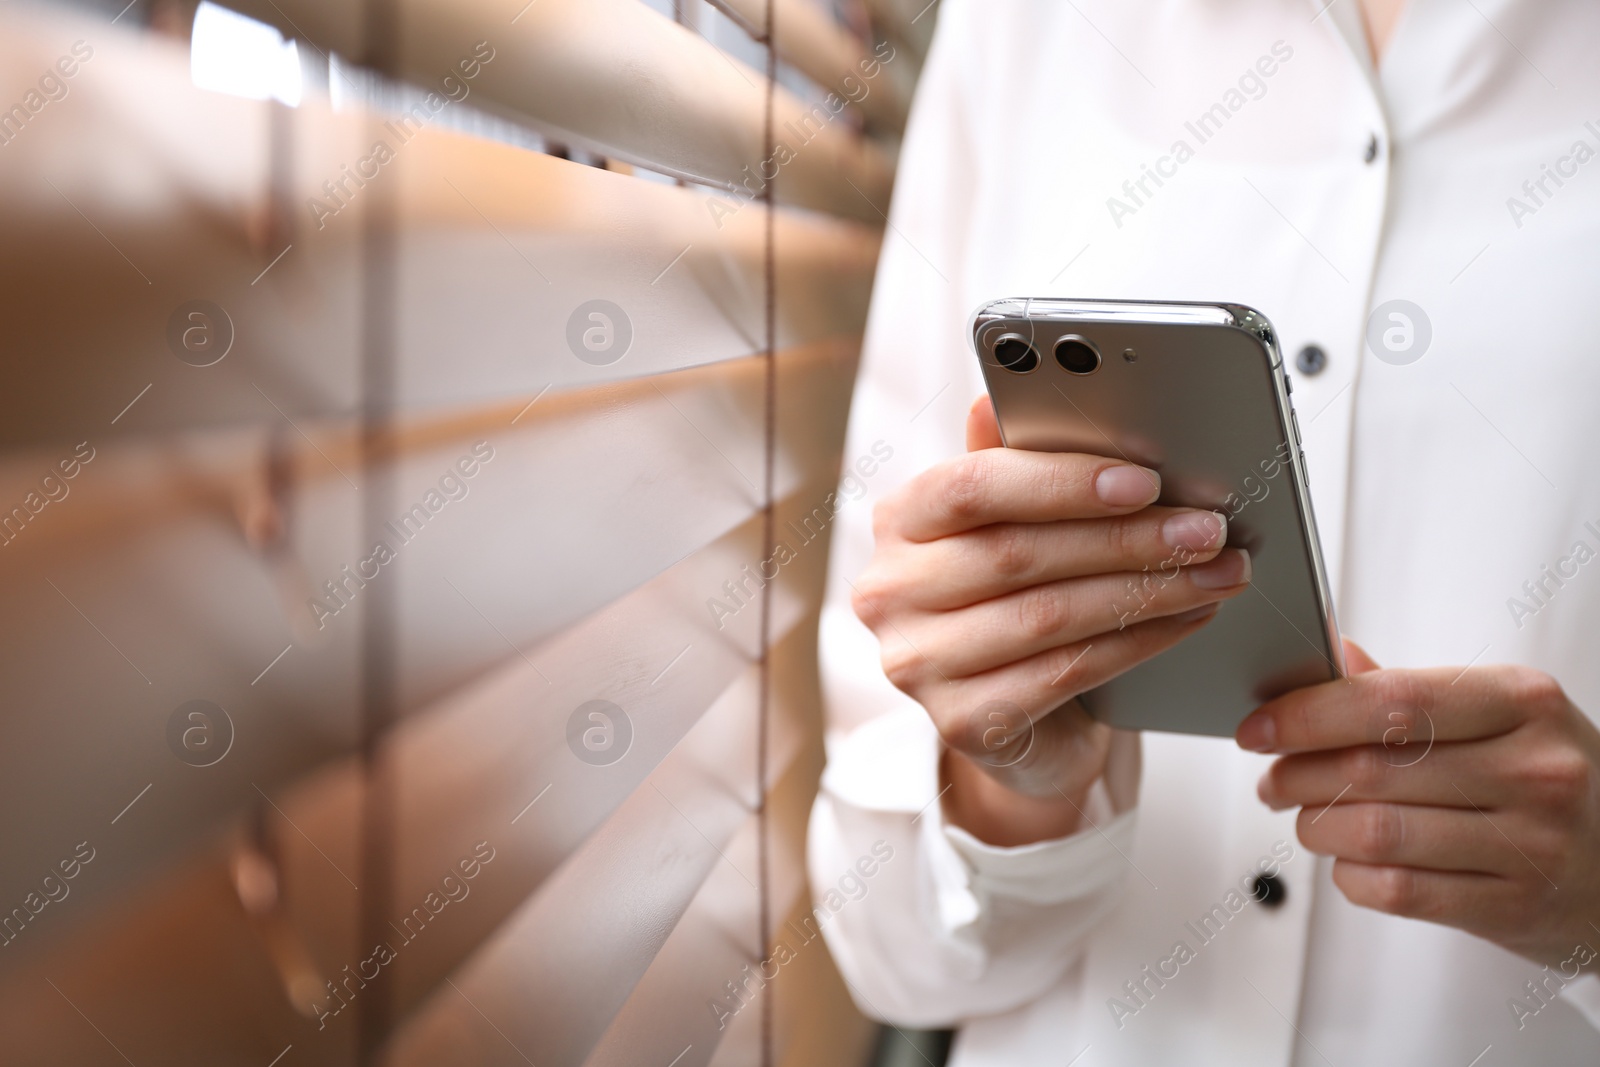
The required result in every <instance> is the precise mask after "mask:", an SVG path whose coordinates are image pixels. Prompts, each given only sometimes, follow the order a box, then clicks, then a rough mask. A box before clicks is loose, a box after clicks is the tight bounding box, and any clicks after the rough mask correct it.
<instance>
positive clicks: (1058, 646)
mask: <svg viewBox="0 0 1600 1067" xmlns="http://www.w3.org/2000/svg"><path fill="white" fill-rule="evenodd" d="M967 448H968V454H967V455H966V456H963V457H962V458H960V459H956V460H952V461H950V462H947V463H943V464H940V465H939V466H937V467H934V468H932V469H931V470H928V471H926V472H924V473H923V474H922V475H920V476H918V477H917V478H916V479H914V480H913V481H912V482H910V483H909V484H908V485H906V486H905V487H904V488H903V489H901V490H900V491H899V492H897V493H896V494H894V495H893V496H891V497H890V498H888V499H887V500H885V501H884V502H883V503H881V504H879V505H878V507H877V510H876V511H875V512H874V514H873V530H874V533H875V535H876V549H875V551H874V553H873V557H872V561H871V563H870V564H869V565H868V566H867V568H866V570H865V571H864V572H863V573H862V575H861V577H860V578H859V579H858V580H857V582H856V583H855V596H854V607H855V611H856V614H857V615H859V616H860V617H861V620H862V621H863V622H864V623H866V624H867V626H868V627H870V628H871V629H872V631H873V632H874V633H875V634H876V635H877V637H878V640H879V643H880V646H881V649H882V659H883V669H884V672H885V673H886V674H887V675H888V676H889V680H890V681H892V682H893V683H894V684H895V685H896V686H897V687H898V688H900V689H902V690H904V691H905V692H906V693H908V694H909V695H910V696H912V697H913V698H915V699H916V701H917V702H918V703H919V704H921V705H922V706H923V708H925V709H926V710H927V712H928V714H929V716H930V717H932V719H933V721H934V724H935V725H936V726H937V727H938V729H939V734H940V736H941V737H943V738H944V740H945V743H946V744H947V745H948V746H949V748H950V753H951V755H950V756H949V758H947V759H946V763H945V773H946V775H947V777H948V780H949V783H950V788H949V793H948V795H947V796H946V798H945V799H946V811H947V813H948V815H949V817H950V818H951V820H952V821H953V822H955V823H956V824H957V825H961V826H964V827H966V828H967V829H968V830H969V831H971V832H972V833H974V834H976V835H977V836H978V837H980V838H983V839H984V840H987V841H990V842H992V843H995V844H1001V845H1012V844H1022V843H1026V842H1028V841H1035V840H1040V839H1043V838H1046V837H1058V836H1062V835H1064V834H1067V833H1071V832H1073V831H1074V830H1076V829H1077V828H1078V822H1079V819H1080V810H1079V809H1080V806H1081V804H1082V803H1083V800H1084V797H1085V795H1086V794H1087V793H1088V790H1089V787H1090V785H1091V784H1093V782H1094V780H1095V779H1096V778H1098V777H1099V776H1100V774H1101V773H1102V771H1103V770H1104V769H1105V765H1106V759H1107V755H1108V753H1109V751H1110V748H1111V739H1112V730H1111V728H1110V727H1108V726H1105V725H1103V724H1100V723H1097V722H1095V721H1094V720H1092V719H1090V718H1089V716H1088V715H1087V713H1085V712H1084V710H1083V708H1082V706H1081V705H1080V704H1079V703H1078V702H1077V701H1076V700H1075V699H1074V698H1075V697H1076V696H1077V695H1078V694H1079V693H1082V692H1084V691H1085V690H1087V689H1090V688H1093V687H1094V686H1097V685H1100V684H1101V683H1103V682H1105V681H1107V680H1109V679H1111V678H1113V677H1115V676H1116V675H1118V674H1121V673H1122V672H1123V671H1126V670H1127V669H1128V668H1130V667H1132V666H1134V665H1135V664H1138V663H1140V662H1142V661H1144V660H1147V659H1149V658H1150V657H1151V656H1154V655H1155V654H1156V653H1158V652H1161V651H1163V650H1165V649H1167V648H1170V647H1171V646H1173V645H1175V644H1177V643H1178V642H1179V641H1181V640H1182V639H1183V638H1185V637H1187V636H1188V635H1189V634H1191V633H1193V632H1194V631H1195V630H1197V629H1199V628H1200V627H1201V626H1203V625H1205V623H1206V622H1207V621H1208V620H1209V619H1210V618H1211V616H1212V615H1213V614H1214V613H1215V612H1216V609H1217V605H1218V603H1219V602H1221V601H1222V600H1225V599H1228V598H1229V597H1232V596H1235V595H1237V594H1238V593H1239V592H1241V591H1242V590H1243V589H1244V588H1245V586H1246V584H1247V583H1248V582H1249V580H1250V560H1249V557H1248V556H1247V555H1246V554H1245V553H1244V552H1243V551H1242V550H1239V549H1224V548H1223V547H1222V546H1223V543H1224V542H1225V541H1226V539H1227V523H1226V519H1225V518H1224V516H1222V515H1220V514H1216V513H1214V512H1209V511H1196V510H1192V509H1184V508H1169V507H1154V506H1151V501H1153V500H1155V498H1156V495H1157V493H1158V492H1159V491H1160V480H1159V478H1158V476H1157V475H1156V474H1155V472H1154V471H1150V470H1147V469H1145V468H1143V467H1140V466H1136V465H1134V464H1132V463H1127V462H1123V461H1120V460H1112V459H1106V458H1105V457H1103V456H1092V455H1083V454H1077V453H1044V452H1023V451H1019V450H1015V449H1008V448H1003V447H1001V445H1000V434H999V430H998V428H997V427H996V425H995V418H994V411H993V408H992V407H991V406H990V404H989V400H988V398H987V397H984V398H980V399H979V400H978V402H977V403H975V404H974V405H973V407H972V411H971V413H970V414H969V415H968V418H967Z"/></svg>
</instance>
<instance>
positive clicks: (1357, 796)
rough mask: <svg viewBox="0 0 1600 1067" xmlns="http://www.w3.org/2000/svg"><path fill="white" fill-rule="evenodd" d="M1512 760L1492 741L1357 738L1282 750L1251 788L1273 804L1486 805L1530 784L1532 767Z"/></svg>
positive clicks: (1509, 798)
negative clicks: (1322, 747) (1373, 741)
mask: <svg viewBox="0 0 1600 1067" xmlns="http://www.w3.org/2000/svg"><path fill="white" fill-rule="evenodd" d="M1520 763H1521V761H1520V760H1515V759H1511V758H1508V754H1507V753H1506V751H1505V750H1504V746H1503V745H1502V744H1499V743H1497V742H1494V741H1449V742H1438V743H1435V744H1432V745H1430V744H1429V743H1428V740H1427V739H1426V738H1421V739H1414V740H1410V741H1407V742H1406V743H1405V744H1391V745H1359V746H1356V747H1353V748H1341V749H1334V750H1332V751H1326V752H1305V753H1300V754H1298V755H1293V756H1282V757H1280V758H1279V759H1277V760H1276V761H1274V762H1273V764H1272V766H1271V767H1269V768H1267V772H1266V773H1265V774H1263V775H1262V776H1261V781H1260V782H1258V783H1257V784H1256V794H1257V795H1258V796H1259V797H1260V798H1261V800H1262V802H1263V803H1265V804H1266V805H1267V806H1268V807H1270V808H1272V809H1273V810H1274V811H1283V810H1284V809H1286V808H1298V807H1310V808H1321V807H1324V806H1326V805H1328V804H1333V803H1335V802H1338V803H1341V804H1354V803H1357V802H1360V801H1388V802H1392V803H1397V804H1430V805H1435V806H1438V807H1447V808H1453V807H1460V808H1467V809H1468V810H1470V809H1471V807H1472V805H1473V804H1477V805H1478V806H1479V807H1481V808H1486V809H1489V810H1491V811H1492V810H1494V809H1495V808H1498V807H1501V806H1502V805H1506V804H1511V803H1514V802H1515V801H1517V800H1518V799H1519V798H1520V797H1522V796H1525V795H1527V794H1528V791H1529V789H1530V787H1531V786H1533V785H1535V784H1536V782H1535V778H1536V775H1537V774H1538V773H1539V768H1538V767H1536V766H1530V767H1529V768H1528V769H1527V771H1526V773H1524V772H1523V771H1522V769H1521V767H1520ZM1458 786H1459V788H1458ZM1469 797H1470V800H1469V799H1468V798H1469Z"/></svg>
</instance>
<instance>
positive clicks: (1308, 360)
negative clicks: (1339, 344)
mask: <svg viewBox="0 0 1600 1067" xmlns="http://www.w3.org/2000/svg"><path fill="white" fill-rule="evenodd" d="M1294 365H1295V369H1296V370H1298V371H1299V372H1300V373H1301V374H1304V375H1307V376H1314V375H1318V374H1321V373H1322V368H1323V367H1326V366H1327V365H1328V353H1326V352H1324V351H1323V350H1322V348H1321V347H1320V346H1318V345H1306V346H1305V347H1304V348H1302V349H1301V350H1300V354H1299V355H1297V356H1295V357H1294Z"/></svg>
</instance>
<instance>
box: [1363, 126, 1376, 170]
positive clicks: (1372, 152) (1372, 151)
mask: <svg viewBox="0 0 1600 1067" xmlns="http://www.w3.org/2000/svg"><path fill="white" fill-rule="evenodd" d="M1361 158H1362V161H1363V162H1366V163H1371V162H1373V161H1374V160H1376V159H1377V158H1378V135H1377V134H1375V133H1374V134H1372V135H1371V136H1369V137H1368V138H1367V153H1366V155H1364V156H1362V157H1361Z"/></svg>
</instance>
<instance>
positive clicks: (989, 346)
mask: <svg viewBox="0 0 1600 1067" xmlns="http://www.w3.org/2000/svg"><path fill="white" fill-rule="evenodd" d="M970 335H971V340H972V345H973V349H974V350H975V351H976V353H977V356H978V360H979V362H980V363H981V364H982V366H983V378H984V382H985V384H986V385H987V387H988V390H989V396H990V397H991V398H992V400H993V401H994V410H995V415H996V416H997V418H998V420H999V423H1000V436H1001V439H1002V440H1003V441H1004V442H1005V444H1006V446H1007V447H1009V448H1023V449H1028V450H1031V451H1038V452H1088V453H1093V454H1095V455H1101V456H1107V457H1113V458H1117V459H1124V460H1129V461H1131V462H1134V463H1138V464H1141V465H1143V466H1146V467H1149V468H1151V469H1153V470H1156V471H1159V472H1160V474H1161V496H1160V498H1159V500H1158V501H1157V502H1158V503H1161V504H1168V505H1173V506H1177V507H1193V508H1207V509H1210V510H1212V511H1217V512H1221V513H1222V514H1224V515H1226V516H1227V518H1228V544H1229V545H1232V546H1235V547H1239V548H1244V549H1246V550H1247V551H1249V553H1250V561H1251V565H1252V577H1251V585H1250V588H1249V589H1246V590H1245V591H1244V592H1243V593H1241V594H1239V595H1238V596H1236V597H1234V598H1233V599H1232V600H1229V601H1227V602H1225V603H1224V604H1223V605H1222V607H1221V609H1220V610H1219V611H1218V613H1217V615H1216V617H1215V618H1214V619H1212V620H1211V622H1210V623H1209V624H1207V625H1206V626H1205V627H1203V628H1202V629H1200V630H1199V631H1198V632H1196V633H1194V634H1193V635H1191V636H1190V637H1188V638H1187V639H1185V640H1184V641H1182V642H1180V643H1179V644H1177V645H1176V646H1174V647H1172V648H1170V649H1168V650H1167V651H1165V652H1162V653H1161V654H1160V655H1158V656H1156V657H1154V658H1153V659H1150V660H1147V661H1145V662H1144V663H1141V664H1139V665H1138V666H1136V667H1134V668H1132V669H1131V670H1129V671H1127V672H1125V673H1124V674H1121V675H1119V676H1118V677H1116V678H1114V679H1112V680H1111V681H1109V682H1107V683H1105V684H1104V685H1102V686H1100V687H1098V688H1096V689H1093V690H1090V691H1089V692H1087V693H1084V694H1082V695H1081V697H1080V699H1081V700H1082V702H1083V704H1084V706H1085V708H1087V709H1088V711H1089V713H1090V714H1091V715H1093V716H1094V717H1095V718H1096V719H1099V720H1101V721H1102V722H1106V723H1110V724H1111V725H1113V726H1117V727H1122V728H1124V729H1130V730H1164V731H1169V732H1175V733H1186V734H1209V735H1215V736H1222V737H1229V736H1232V735H1233V733H1234V730H1235V729H1236V728H1237V727H1238V725H1239V723H1240V721H1241V720H1243V719H1244V717H1245V716H1246V715H1248V714H1249V713H1250V712H1251V711H1252V710H1254V709H1255V708H1256V707H1258V706H1259V705H1261V704H1262V703H1264V702H1265V701H1267V700H1270V699H1272V698H1273V697H1276V696H1279V695H1281V694H1282V693H1285V692H1288V691H1289V690H1291V689H1296V688H1299V687H1301V686H1306V685H1314V684H1316V683H1318V682H1326V681H1329V680H1331V679H1334V678H1339V677H1343V675H1344V659H1343V654H1342V646H1341V644H1340V641H1339V630H1338V624H1337V622H1336V621H1335V619H1334V614H1333V600H1332V596H1331V595H1330V592H1329V589H1328V579H1327V575H1326V573H1325V572H1324V570H1323V565H1322V550H1321V547H1320V545H1319V543H1318V540H1317V523H1316V518H1315V516H1314V515H1313V513H1312V510H1311V496H1310V493H1309V491H1308V488H1307V487H1308V485H1309V481H1308V474H1307V471H1306V461H1305V453H1304V452H1303V451H1302V450H1301V447H1300V429H1299V422H1298V420H1297V419H1296V417H1295V413H1294V408H1293V406H1292V405H1291V403H1290V399H1289V394H1290V389H1291V383H1290V381H1289V378H1288V376H1287V375H1286V374H1285V373H1284V368H1283V357H1282V355H1281V353H1280V352H1279V350H1278V342H1277V336H1276V334H1275V333H1274V331H1273V329H1272V324H1271V323H1270V322H1268V321H1267V319H1266V316H1264V315H1262V314H1261V313H1260V312H1259V311H1256V310H1254V309H1252V308H1248V307H1245V306H1243V305H1240V304H1199V303H1177V302H1174V303H1149V302H1143V301H1109V300H1058V299H1034V298H1015V299H1007V300H996V301H992V302H990V303H987V304H985V305H983V306H982V307H980V308H979V309H978V310H977V311H976V312H975V313H974V314H973V316H972V321H971V330H970ZM1182 556H1183V553H1181V552H1180V553H1175V554H1174V555H1173V557H1172V558H1170V559H1168V560H1166V561H1163V563H1162V565H1161V566H1158V567H1152V568H1147V569H1146V570H1145V571H1143V572H1140V573H1137V574H1129V575H1128V576H1127V583H1126V588H1125V591H1124V594H1123V596H1122V597H1120V598H1119V603H1117V604H1115V605H1113V607H1112V608H1110V609H1108V612H1109V614H1108V617H1107V622H1108V624H1109V625H1108V626H1107V629H1117V628H1121V627H1125V626H1131V625H1136V624H1137V623H1139V622H1142V621H1144V620H1147V619H1150V618H1153V617H1154V615H1152V614H1151V613H1150V612H1149V611H1148V610H1147V609H1148V605H1149V603H1150V601H1151V597H1152V594H1153V593H1155V592H1156V591H1158V590H1159V589H1160V587H1161V585H1162V584H1163V583H1165V582H1168V581H1172V580H1174V579H1175V577H1176V576H1177V574H1178V573H1179V570H1178V569H1179V568H1180V567H1181V566H1182V565H1183V563H1184V562H1186V561H1185V560H1184V559H1183V558H1182Z"/></svg>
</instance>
